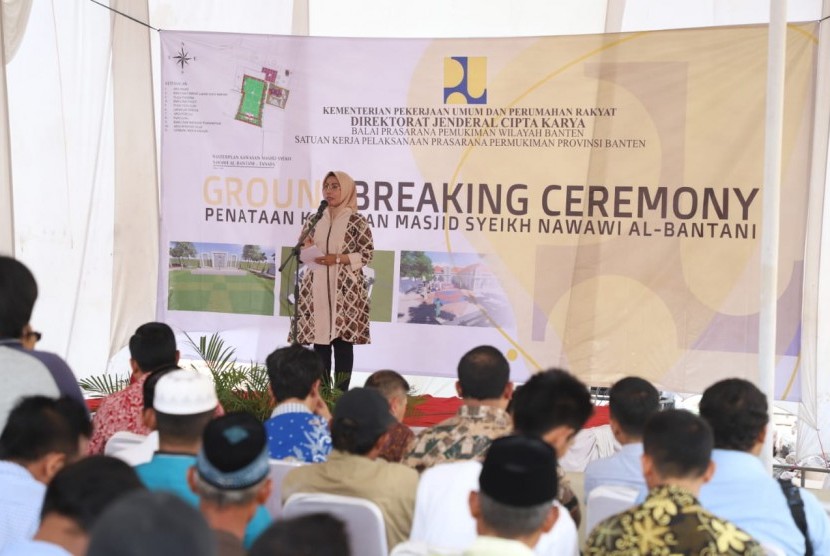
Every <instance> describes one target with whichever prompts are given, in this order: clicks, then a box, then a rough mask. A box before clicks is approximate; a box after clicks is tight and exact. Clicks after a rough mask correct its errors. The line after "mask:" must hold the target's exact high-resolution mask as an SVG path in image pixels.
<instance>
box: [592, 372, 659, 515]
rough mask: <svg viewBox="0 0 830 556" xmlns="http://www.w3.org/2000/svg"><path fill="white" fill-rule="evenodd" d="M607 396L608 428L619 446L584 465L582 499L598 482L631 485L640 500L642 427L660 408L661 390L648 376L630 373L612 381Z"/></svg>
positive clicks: (643, 484) (643, 490)
mask: <svg viewBox="0 0 830 556" xmlns="http://www.w3.org/2000/svg"><path fill="white" fill-rule="evenodd" d="M608 397H609V402H608V405H609V410H610V419H609V420H610V422H611V431H612V432H613V433H614V438H616V439H617V442H619V443H620V445H621V446H622V449H621V450H620V451H619V452H617V453H616V454H614V455H613V456H609V457H607V458H602V459H598V460H594V461H592V462H590V463H588V465H587V467H585V500H587V499H588V495H589V494H591V491H592V490H594V489H595V488H596V487H598V486H601V485H618V486H625V487H630V488H633V489H635V490H637V491H639V493H640V500H642V499H643V498H645V495H646V492H647V488H646V482H645V479H644V478H643V468H642V464H641V463H640V458H641V457H642V455H643V428H644V427H645V425H646V421H647V420H648V418H649V417H651V416H652V415H653V414H655V413H657V411H659V410H660V393H659V392H658V391H657V388H655V387H654V386H653V385H652V384H651V383H650V382H648V381H647V380H644V379H642V378H639V377H636V376H629V377H626V378H623V379H621V380H618V381H617V382H616V383H614V385H613V386H612V387H611V390H610V392H609V396H608Z"/></svg>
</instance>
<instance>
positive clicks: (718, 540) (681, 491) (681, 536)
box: [584, 409, 763, 556]
mask: <svg viewBox="0 0 830 556" xmlns="http://www.w3.org/2000/svg"><path fill="white" fill-rule="evenodd" d="M712 444H713V439H712V431H711V430H710V428H709V426H708V425H707V424H706V422H705V421H703V420H702V419H701V418H700V417H697V416H695V415H693V414H692V413H689V412H688V411H684V410H675V409H669V410H666V411H662V412H658V413H656V414H654V416H652V417H651V418H650V419H649V420H648V423H646V427H645V431H644V435H643V457H642V465H643V475H644V476H645V479H646V484H647V485H648V487H649V489H650V491H649V494H648V496H647V497H646V500H645V502H643V503H642V504H640V505H638V506H635V507H633V508H631V509H630V510H627V511H625V512H622V513H620V514H617V515H615V516H613V517H610V518H608V519H606V520H605V521H603V522H601V523H600V524H599V525H597V526H596V527H595V528H594V530H593V531H592V532H591V534H590V536H589V538H588V540H587V542H586V544H585V551H584V554H585V555H586V556H591V555H597V556H601V555H611V554H613V555H615V556H625V555H629V556H639V555H642V554H736V555H737V554H752V555H756V556H761V555H762V554H763V551H762V550H761V547H760V545H759V544H758V543H757V542H756V541H755V540H754V539H752V538H751V537H750V536H749V534H748V533H746V532H744V531H742V530H741V529H738V528H737V527H736V526H735V525H733V524H732V523H730V522H728V521H726V520H724V519H721V518H719V517H716V516H714V515H712V514H711V513H709V512H708V511H706V510H704V509H703V508H702V507H701V506H700V502H698V500H697V498H696V496H697V495H698V493H699V491H700V487H701V485H703V484H704V483H706V482H707V481H709V480H710V478H711V477H712V474H713V473H714V471H715V466H714V464H713V463H712V461H711V454H712Z"/></svg>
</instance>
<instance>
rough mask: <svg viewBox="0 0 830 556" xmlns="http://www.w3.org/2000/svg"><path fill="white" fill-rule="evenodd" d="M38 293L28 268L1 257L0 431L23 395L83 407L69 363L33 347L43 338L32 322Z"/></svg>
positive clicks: (11, 259) (78, 388)
mask: <svg viewBox="0 0 830 556" xmlns="http://www.w3.org/2000/svg"><path fill="white" fill-rule="evenodd" d="M37 293H38V292H37V282H35V277H34V276H33V275H32V273H31V272H30V271H29V269H28V268H26V266H25V265H24V264H23V263H21V262H19V261H17V260H15V259H13V258H11V257H4V256H2V255H0V382H2V384H3V388H2V389H0V431H2V430H3V427H4V426H5V425H6V418H7V417H8V415H9V412H10V411H11V409H12V407H13V406H14V405H15V404H16V403H17V402H18V400H19V399H20V398H22V397H24V396H35V395H41V396H49V397H52V398H57V397H59V396H69V397H71V398H73V399H75V400H76V401H78V402H79V403H81V404H84V396H83V394H82V393H81V389H80V387H79V386H78V383H77V382H76V381H75V375H74V374H73V373H72V370H71V369H70V368H69V366H68V365H67V364H66V362H64V360H63V359H61V358H60V357H58V356H57V355H55V354H54V353H47V352H44V351H37V350H35V349H33V347H32V346H33V345H34V340H37V339H40V332H35V331H34V330H33V329H32V326H31V324H30V323H29V320H30V319H31V318H32V310H33V309H34V306H35V300H37ZM84 408H86V405H84Z"/></svg>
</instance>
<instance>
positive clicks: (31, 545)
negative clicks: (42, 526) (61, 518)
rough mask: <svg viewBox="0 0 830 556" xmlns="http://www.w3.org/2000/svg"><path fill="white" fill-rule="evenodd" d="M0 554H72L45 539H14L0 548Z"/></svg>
mask: <svg viewBox="0 0 830 556" xmlns="http://www.w3.org/2000/svg"><path fill="white" fill-rule="evenodd" d="M0 556H72V553H70V552H69V551H68V550H66V549H65V548H64V547H62V546H60V545H58V544H54V543H51V542H46V541H36V540H25V541H16V542H13V543H11V544H10V545H8V546H7V547H6V548H4V549H3V550H0Z"/></svg>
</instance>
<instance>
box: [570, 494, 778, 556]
mask: <svg viewBox="0 0 830 556" xmlns="http://www.w3.org/2000/svg"><path fill="white" fill-rule="evenodd" d="M583 554H585V555H586V556H591V555H593V556H634V555H637V556H647V555H658V554H659V555H671V554H733V555H735V554H748V555H752V556H763V554H764V551H763V549H762V548H761V547H760V545H759V544H758V543H757V542H756V541H755V540H754V539H753V538H752V537H750V536H749V534H748V533H746V532H744V531H743V530H742V529H738V528H737V527H736V526H735V525H734V524H733V523H731V522H729V521H726V520H724V519H721V518H719V517H716V516H714V515H712V514H711V513H709V512H708V511H706V510H705V509H703V508H702V507H701V505H700V502H698V501H697V499H696V498H695V497H694V496H693V495H692V494H691V493H690V492H689V491H687V490H685V489H682V488H680V487H676V486H662V487H657V488H655V489H653V490H652V491H651V492H650V493H649V495H648V497H647V498H646V501H645V502H643V503H642V504H641V505H639V506H635V507H633V508H631V509H630V510H628V511H625V512H622V513H619V514H617V515H615V516H613V517H610V518H608V519H606V520H605V521H603V522H602V523H600V524H599V525H597V526H596V527H595V528H594V530H593V531H591V535H590V536H589V537H588V541H587V542H586V544H585V550H584V551H583Z"/></svg>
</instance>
